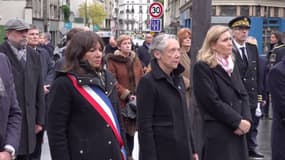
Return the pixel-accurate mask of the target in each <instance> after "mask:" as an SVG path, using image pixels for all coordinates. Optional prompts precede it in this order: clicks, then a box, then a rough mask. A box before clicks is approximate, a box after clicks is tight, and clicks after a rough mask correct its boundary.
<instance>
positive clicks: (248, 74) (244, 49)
mask: <svg viewBox="0 0 285 160" xmlns="http://www.w3.org/2000/svg"><path fill="white" fill-rule="evenodd" d="M250 22H251V21H250V19H249V18H248V17H245V16H240V17H236V18H234V19H232V20H231V21H230V22H229V24H228V25H229V27H230V28H231V29H232V33H233V46H234V47H233V53H234V54H235V57H236V64H235V65H236V66H237V67H238V69H239V72H240V77H241V79H242V81H243V84H244V86H245V88H246V90H247V92H248V95H249V100H250V110H251V116H252V120H253V122H252V125H251V126H252V127H251V129H250V131H249V132H248V134H247V143H248V153H249V156H250V157H251V158H253V159H263V158H264V156H263V155H262V154H261V153H259V152H257V151H256V147H257V143H256V142H257V140H256V137H257V133H258V131H257V127H258V123H259V119H260V116H261V111H260V108H257V105H258V103H259V102H258V99H257V97H258V94H259V93H258V91H259V89H258V84H259V83H258V62H259V58H258V49H257V46H256V45H254V44H250V43H247V42H246V40H247V38H248V32H249V29H250ZM258 109H259V110H258Z"/></svg>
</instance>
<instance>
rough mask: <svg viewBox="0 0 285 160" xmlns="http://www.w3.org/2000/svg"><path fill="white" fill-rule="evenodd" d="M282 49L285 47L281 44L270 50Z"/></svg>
mask: <svg viewBox="0 0 285 160" xmlns="http://www.w3.org/2000/svg"><path fill="white" fill-rule="evenodd" d="M282 47H285V44H281V45H279V46H276V47H274V48H273V49H272V50H275V49H278V48H282Z"/></svg>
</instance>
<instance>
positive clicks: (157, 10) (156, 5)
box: [148, 2, 163, 18]
mask: <svg viewBox="0 0 285 160" xmlns="http://www.w3.org/2000/svg"><path fill="white" fill-rule="evenodd" d="M148 13H149V15H150V16H151V17H152V18H160V17H161V16H162V14H163V5H162V4H161V3H160V2H153V3H151V4H150V6H149V8H148Z"/></svg>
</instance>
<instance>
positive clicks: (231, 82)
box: [214, 65, 240, 92]
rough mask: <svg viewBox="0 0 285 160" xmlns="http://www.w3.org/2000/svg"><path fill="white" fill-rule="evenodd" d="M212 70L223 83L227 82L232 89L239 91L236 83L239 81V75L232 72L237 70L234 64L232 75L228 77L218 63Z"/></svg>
mask: <svg viewBox="0 0 285 160" xmlns="http://www.w3.org/2000/svg"><path fill="white" fill-rule="evenodd" d="M214 72H215V73H216V75H217V76H219V77H220V78H221V79H222V80H223V81H224V82H225V83H227V84H228V85H229V86H230V87H232V88H233V89H234V90H236V91H238V92H239V88H240V86H239V84H238V83H236V82H238V81H239V79H238V78H239V76H237V74H234V72H237V68H236V66H234V71H233V74H232V76H231V77H230V76H229V75H228V74H227V73H226V71H225V70H224V69H223V68H222V67H221V66H220V65H218V66H217V67H216V68H214Z"/></svg>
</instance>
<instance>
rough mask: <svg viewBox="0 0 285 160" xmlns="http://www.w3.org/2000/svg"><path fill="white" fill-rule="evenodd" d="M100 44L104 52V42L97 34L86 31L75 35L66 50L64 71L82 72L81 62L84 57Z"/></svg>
mask: <svg viewBox="0 0 285 160" xmlns="http://www.w3.org/2000/svg"><path fill="white" fill-rule="evenodd" d="M98 43H99V44H100V46H101V48H102V50H103V48H104V43H103V40H102V39H101V38H100V36H98V35H97V34H96V33H95V32H92V31H84V32H77V33H75V34H74V35H73V36H72V39H71V40H70V44H69V45H68V46H67V48H66V52H65V64H64V71H66V72H68V71H76V72H78V71H80V66H79V62H80V61H81V60H82V58H83V57H84V55H85V54H86V53H87V52H88V51H89V50H90V49H91V48H93V47H95V46H97V44H98ZM102 52H103V51H102Z"/></svg>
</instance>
